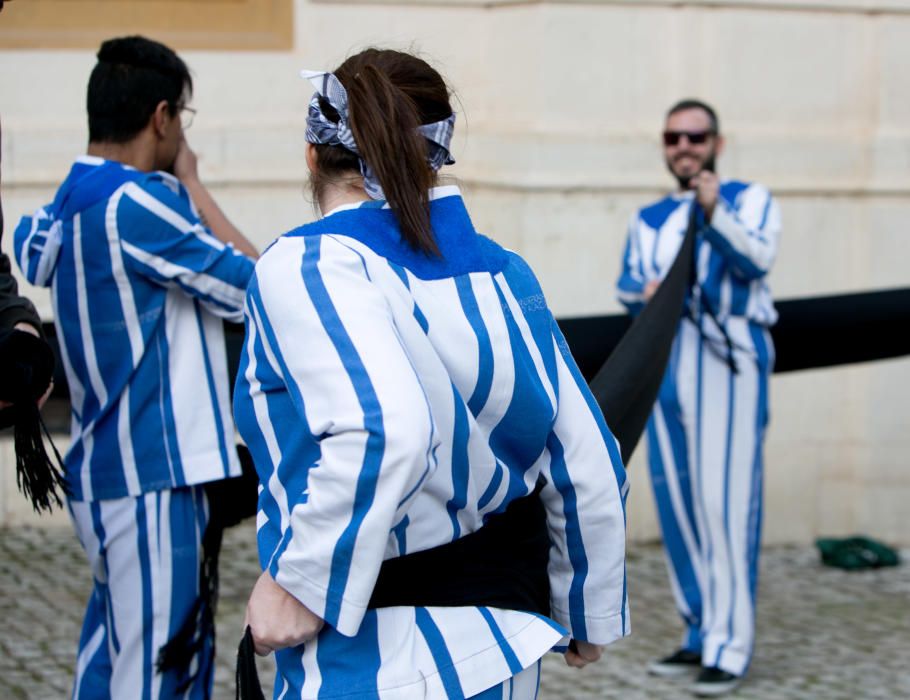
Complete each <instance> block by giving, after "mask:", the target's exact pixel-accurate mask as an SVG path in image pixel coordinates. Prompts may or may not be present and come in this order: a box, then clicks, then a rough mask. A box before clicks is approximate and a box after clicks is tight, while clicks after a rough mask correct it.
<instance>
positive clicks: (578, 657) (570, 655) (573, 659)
mask: <svg viewBox="0 0 910 700" xmlns="http://www.w3.org/2000/svg"><path fill="white" fill-rule="evenodd" d="M603 650H604V648H603V645H602V644H589V643H588V642H580V641H578V640H577V639H573V640H572V641H571V643H570V644H569V650H568V651H567V652H566V664H568V665H569V666H571V667H572V668H584V667H585V666H587V665H588V664H589V663H591V662H592V661H597V660H598V659H599V658H600V655H601V654H602V653H603Z"/></svg>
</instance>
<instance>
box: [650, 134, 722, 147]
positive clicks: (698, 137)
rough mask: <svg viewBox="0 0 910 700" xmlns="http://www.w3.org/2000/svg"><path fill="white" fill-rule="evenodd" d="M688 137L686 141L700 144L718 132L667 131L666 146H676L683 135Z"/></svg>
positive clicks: (665, 135)
mask: <svg viewBox="0 0 910 700" xmlns="http://www.w3.org/2000/svg"><path fill="white" fill-rule="evenodd" d="M683 136H685V137H686V141H688V142H689V143H691V144H693V145H696V146H697V145H700V144H703V143H706V142H707V141H708V139H709V138H711V137H712V136H716V134H715V133H714V132H713V131H711V130H708V131H665V132H664V133H663V138H664V146H676V145H678V144H679V142H680V141H681V140H682V137H683Z"/></svg>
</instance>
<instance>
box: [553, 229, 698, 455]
mask: <svg viewBox="0 0 910 700" xmlns="http://www.w3.org/2000/svg"><path fill="white" fill-rule="evenodd" d="M695 236H696V222H695V217H694V216H690V217H689V226H688V229H687V230H686V235H685V238H684V239H683V242H682V245H681V247H680V249H679V253H677V255H676V260H675V261H674V262H673V265H672V267H670V270H669V272H667V275H666V277H665V278H664V281H663V282H662V283H661V284H660V286H659V287H658V288H657V291H656V292H655V293H654V296H653V297H651V300H650V301H649V302H648V303H647V304H645V307H644V309H642V312H641V313H640V314H639V315H638V316H637V317H636V318H635V320H634V321H633V322H632V324H631V325H630V326H629V327H628V329H627V330H626V331H625V333H624V334H623V335H622V337H621V339H620V340H619V341H618V342H617V344H616V347H615V348H613V349H612V352H611V353H610V354H609V357H607V358H606V361H604V362H602V364H601V366H600V369H599V371H598V372H597V374H595V375H594V378H593V379H591V380H590V387H591V393H593V394H594V398H595V399H596V400H597V403H598V404H599V405H600V408H601V410H602V411H603V414H604V418H605V419H606V421H607V425H608V426H610V430H611V431H612V432H613V435H614V436H615V437H616V439H617V440H618V441H619V446H620V450H621V452H622V459H623V462H624V463H628V460H629V458H630V457H631V456H632V452H634V450H635V446H636V445H637V444H638V439H639V437H640V436H641V434H642V432H643V431H644V429H645V424H646V423H647V422H648V416H650V415H651V409H652V408H653V406H654V401H655V400H656V399H657V393H658V391H659V390H660V385H661V382H662V381H663V377H664V370H665V369H666V367H667V361H668V360H669V358H670V351H671V350H672V348H673V339H674V338H675V337H676V331H677V328H678V326H679V319H680V317H681V316H682V314H683V306H684V304H685V300H686V293H687V292H688V290H689V287H690V284H691V278H692V269H693V264H692V261H693V256H694V254H695ZM566 340H567V342H568V343H569V346H570V348H571V346H572V341H571V340H570V339H569V338H568V337H567V338H566ZM573 353H574V350H573Z"/></svg>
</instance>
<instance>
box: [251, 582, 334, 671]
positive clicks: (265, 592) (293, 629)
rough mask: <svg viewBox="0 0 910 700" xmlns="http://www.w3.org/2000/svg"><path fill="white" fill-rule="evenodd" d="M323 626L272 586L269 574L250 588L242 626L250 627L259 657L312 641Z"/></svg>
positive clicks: (286, 593)
mask: <svg viewBox="0 0 910 700" xmlns="http://www.w3.org/2000/svg"><path fill="white" fill-rule="evenodd" d="M323 624H325V623H324V622H323V620H322V618H320V617H318V616H316V615H314V614H313V613H312V612H310V610H309V609H308V608H307V607H306V606H305V605H304V604H303V603H301V602H300V601H299V600H297V599H296V598H295V597H294V596H292V595H291V594H290V593H288V592H287V591H286V590H284V589H283V588H282V587H281V586H279V585H278V584H277V583H275V580H274V579H273V578H272V576H271V574H269V572H268V571H265V572H263V574H262V576H260V577H259V580H258V581H256V585H255V586H253V592H252V593H251V594H250V602H249V603H247V606H246V620H245V622H244V626H246V625H249V626H250V630H251V631H252V633H253V646H254V647H255V649H256V653H257V654H259V655H260V656H268V655H269V654H271V653H272V652H273V651H275V650H277V649H286V648H288V647H295V646H297V645H299V644H303V643H304V642H308V641H310V640H311V639H314V638H315V637H316V635H317V634H319V630H321V629H322V626H323Z"/></svg>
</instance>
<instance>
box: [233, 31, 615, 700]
mask: <svg viewBox="0 0 910 700" xmlns="http://www.w3.org/2000/svg"><path fill="white" fill-rule="evenodd" d="M302 75H303V77H304V78H305V79H306V80H308V81H309V82H310V83H311V84H312V85H313V86H314V87H315V88H316V93H315V94H314V96H313V98H312V101H311V102H310V106H309V112H308V115H307V141H308V146H307V153H306V159H307V164H308V166H309V169H310V173H311V184H312V189H313V193H314V195H315V199H316V202H317V203H318V206H319V210H320V212H321V213H322V218H321V219H320V220H319V221H317V222H315V223H312V224H307V225H305V226H302V227H300V228H298V229H296V230H294V231H291V232H289V233H287V234H285V235H284V236H282V237H280V238H279V239H278V240H277V241H276V242H275V243H274V244H273V245H272V247H271V248H270V249H269V250H268V251H267V252H266V253H265V254H264V255H263V256H262V258H261V259H260V260H259V262H258V264H257V266H256V272H255V275H254V278H253V280H252V282H251V284H250V287H249V290H248V293H247V304H246V322H247V335H246V340H245V344H244V353H243V356H242V359H241V366H240V372H239V375H238V379H237V387H236V391H235V395H234V412H235V417H236V420H237V425H238V428H239V430H240V432H241V434H242V436H243V438H244V439H245V441H246V442H247V444H248V446H249V448H250V451H251V453H252V455H253V457H254V460H255V463H256V469H257V472H258V474H259V478H260V481H261V491H260V496H259V529H258V544H259V555H260V562H261V565H262V568H263V574H262V576H261V577H260V579H259V581H258V582H257V583H256V586H255V587H254V589H253V592H252V595H251V597H250V601H249V605H248V608H247V624H248V626H249V630H248V633H249V636H248V637H247V639H249V638H250V637H251V639H252V643H253V645H254V647H255V650H256V651H257V652H258V653H260V654H268V653H271V652H273V651H274V652H275V654H276V657H277V669H278V676H277V678H276V684H275V694H276V695H275V696H276V697H279V696H280V697H282V698H316V697H318V698H377V699H378V698H383V700H385V699H387V698H402V699H407V700H411V699H412V698H502V697H509V698H514V699H515V700H521V699H526V698H528V699H529V698H534V697H536V694H537V690H538V686H539V680H540V676H539V671H540V659H541V657H542V656H543V655H544V654H545V653H546V652H547V651H549V650H551V649H554V648H555V649H556V650H557V651H561V652H563V653H564V654H565V659H566V662H567V663H568V664H569V665H572V666H577V667H581V666H584V665H586V664H587V663H588V662H590V661H593V660H596V659H597V658H598V657H599V656H600V654H601V649H602V645H604V644H607V643H609V642H612V641H614V640H615V639H617V638H620V637H622V636H624V635H625V634H628V631H629V620H628V609H627V599H626V587H625V573H624V539H625V525H624V519H625V518H624V507H625V506H624V504H625V495H626V491H627V485H626V479H625V471H624V469H623V465H622V462H621V458H620V456H619V450H618V447H617V444H616V441H615V440H614V439H613V436H612V435H611V434H610V432H609V430H608V428H607V426H606V424H605V423H604V421H603V417H602V415H601V413H600V411H599V409H598V408H597V406H596V404H595V402H594V400H593V398H592V397H591V395H590V393H589V392H588V389H587V386H586V384H585V383H584V380H583V379H582V378H581V375H580V374H579V372H578V370H577V368H576V366H575V363H574V361H573V360H572V358H571V356H570V354H569V351H568V348H567V346H566V344H565V341H564V340H563V338H562V336H561V335H560V333H559V330H558V328H557V326H556V324H555V322H554V320H553V317H552V314H551V313H550V311H549V309H548V308H547V306H546V302H545V300H544V297H543V294H542V292H541V290H540V287H539V285H538V283H537V280H536V278H535V277H534V274H533V272H532V271H531V270H530V268H529V267H528V265H527V264H526V263H525V262H524V261H523V260H522V259H521V258H520V257H519V256H518V255H516V254H515V253H512V252H510V251H506V250H504V249H503V248H501V247H500V246H498V245H497V244H495V243H494V242H492V241H491V240H489V239H487V238H485V237H483V236H481V235H480V234H478V233H477V232H476V231H475V229H474V227H473V224H472V223H471V219H470V217H469V216H468V212H467V210H466V208H465V204H464V201H463V199H462V197H461V194H460V193H459V191H458V188H457V187H454V186H451V185H447V186H440V184H439V182H438V175H437V173H438V171H439V169H440V168H441V167H442V166H443V165H446V164H450V163H453V162H454V161H453V159H452V156H451V153H450V141H451V137H452V131H453V127H454V123H455V115H454V113H453V111H452V107H451V104H450V101H449V91H448V89H447V87H446V84H445V82H444V81H443V79H442V78H441V76H440V75H439V74H438V73H437V72H436V71H435V70H434V69H433V68H431V67H430V66H429V65H428V64H427V63H426V62H424V61H423V60H421V59H419V58H416V57H414V56H412V55H409V54H406V53H400V52H396V51H385V50H375V49H370V50H367V51H364V52H362V53H359V54H357V55H355V56H353V57H351V58H349V59H348V60H346V61H345V62H344V63H342V65H341V66H339V67H338V69H336V70H335V71H334V72H332V73H326V72H313V71H304V72H303V74H302Z"/></svg>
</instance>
